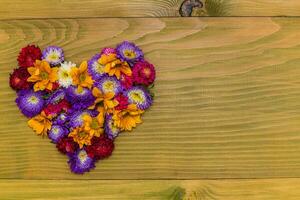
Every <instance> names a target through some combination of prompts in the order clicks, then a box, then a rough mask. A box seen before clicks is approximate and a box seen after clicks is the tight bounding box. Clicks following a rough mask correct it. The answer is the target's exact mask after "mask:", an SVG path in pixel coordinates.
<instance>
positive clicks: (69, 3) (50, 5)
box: [0, 0, 300, 19]
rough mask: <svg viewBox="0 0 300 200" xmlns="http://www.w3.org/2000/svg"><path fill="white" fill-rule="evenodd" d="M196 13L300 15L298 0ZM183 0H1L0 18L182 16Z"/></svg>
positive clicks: (213, 5) (228, 3) (214, 1)
mask: <svg viewBox="0 0 300 200" xmlns="http://www.w3.org/2000/svg"><path fill="white" fill-rule="evenodd" d="M201 1H202V2H204V4H205V6H204V7H203V8H201V9H200V8H195V9H194V11H193V13H192V16H300V1H298V0H288V1H286V0H276V1H274V0H251V1H249V0H201ZM182 2H183V0H134V1H132V0H131V1H128V0H118V1H112V0H98V1H94V0H85V1H78V0H48V1H39V0H14V1H11V0H0V3H1V5H3V6H0V19H31V18H87V17H174V16H175V17H178V16H180V14H179V8H180V5H181V4H182Z"/></svg>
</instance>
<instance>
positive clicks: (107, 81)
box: [95, 76, 123, 94]
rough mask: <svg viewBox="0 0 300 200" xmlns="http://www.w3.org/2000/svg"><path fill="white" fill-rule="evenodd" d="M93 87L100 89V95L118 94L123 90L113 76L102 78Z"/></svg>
mask: <svg viewBox="0 0 300 200" xmlns="http://www.w3.org/2000/svg"><path fill="white" fill-rule="evenodd" d="M95 87H97V88H98V89H100V91H101V92H102V93H108V92H113V93H114V94H118V93H119V92H121V91H122V89H123V88H122V86H121V83H120V81H119V80H118V79H116V77H113V76H112V77H110V76H104V77H102V78H101V79H100V80H99V82H97V83H96V84H95Z"/></svg>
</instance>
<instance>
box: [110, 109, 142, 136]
mask: <svg viewBox="0 0 300 200" xmlns="http://www.w3.org/2000/svg"><path fill="white" fill-rule="evenodd" d="M142 113H143V111H142V110H140V109H138V108H137V106H136V105H135V104H130V105H128V107H127V108H126V109H125V110H115V111H114V114H113V117H112V119H113V122H114V126H116V127H118V128H120V129H121V130H122V131H124V130H125V131H131V130H132V128H134V127H136V126H137V124H139V123H142V119H141V114H142Z"/></svg>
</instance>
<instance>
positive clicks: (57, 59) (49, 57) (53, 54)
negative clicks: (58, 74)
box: [42, 46, 64, 66]
mask: <svg viewBox="0 0 300 200" xmlns="http://www.w3.org/2000/svg"><path fill="white" fill-rule="evenodd" d="M42 59H43V60H46V61H47V62H48V63H50V65H52V66H56V65H58V64H59V63H62V62H63V61H64V51H63V49H62V48H60V47H57V46H48V47H46V48H45V49H44V50H43V53H42Z"/></svg>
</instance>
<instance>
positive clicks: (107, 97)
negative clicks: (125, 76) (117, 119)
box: [89, 87, 118, 112]
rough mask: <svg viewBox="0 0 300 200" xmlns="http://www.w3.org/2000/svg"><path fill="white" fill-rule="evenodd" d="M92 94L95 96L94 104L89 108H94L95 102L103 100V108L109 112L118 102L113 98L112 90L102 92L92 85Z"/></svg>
mask: <svg viewBox="0 0 300 200" xmlns="http://www.w3.org/2000/svg"><path fill="white" fill-rule="evenodd" d="M92 94H93V96H94V97H95V98H96V99H95V101H94V104H93V105H92V106H90V107H89V109H94V108H95V107H96V106H97V104H99V103H100V102H103V106H104V109H105V110H106V111H107V112H111V111H112V109H113V108H114V107H115V106H117V105H118V102H117V101H116V100H114V99H113V98H114V96H115V94H114V93H113V92H107V93H102V92H101V91H100V90H99V89H98V88H96V87H94V88H93V90H92Z"/></svg>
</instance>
